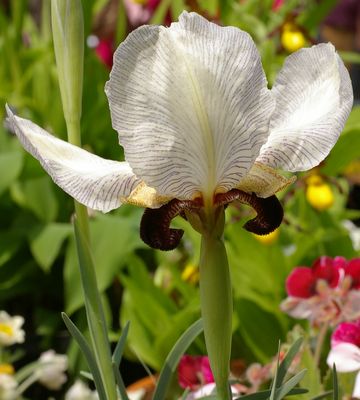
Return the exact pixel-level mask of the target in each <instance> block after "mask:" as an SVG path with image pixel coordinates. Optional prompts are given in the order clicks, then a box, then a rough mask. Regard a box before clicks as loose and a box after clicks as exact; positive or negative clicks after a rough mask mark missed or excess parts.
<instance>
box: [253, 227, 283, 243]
mask: <svg viewBox="0 0 360 400" xmlns="http://www.w3.org/2000/svg"><path fill="white" fill-rule="evenodd" d="M279 234H280V230H279V228H277V229H275V230H274V231H272V232H271V233H269V234H267V235H256V234H253V235H254V237H255V239H256V240H257V241H259V242H260V243H262V244H265V245H268V244H272V243H275V242H276V241H277V239H278V237H279Z"/></svg>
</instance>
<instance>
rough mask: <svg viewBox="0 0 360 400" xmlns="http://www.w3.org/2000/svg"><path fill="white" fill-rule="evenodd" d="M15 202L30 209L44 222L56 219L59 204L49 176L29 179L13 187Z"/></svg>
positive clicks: (12, 193) (12, 192)
mask: <svg viewBox="0 0 360 400" xmlns="http://www.w3.org/2000/svg"><path fill="white" fill-rule="evenodd" d="M11 195H12V198H13V200H14V201H15V202H16V203H17V204H19V205H20V206H21V207H24V208H27V209H30V210H31V211H32V212H33V213H34V214H35V215H36V216H37V217H38V218H39V219H40V220H42V221H43V222H51V221H54V220H55V219H56V216H57V213H58V203H57V199H56V196H55V193H54V184H53V183H52V182H51V180H50V178H49V177H48V176H42V177H40V178H34V179H28V180H26V181H25V182H22V183H20V182H18V183H17V184H14V185H12V186H11Z"/></svg>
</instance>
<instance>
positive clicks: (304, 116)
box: [7, 12, 353, 250]
mask: <svg viewBox="0 0 360 400" xmlns="http://www.w3.org/2000/svg"><path fill="white" fill-rule="evenodd" d="M105 92H106V94H107V97H108V100H109V105H110V111H111V118H112V125H113V127H114V129H115V130H116V131H117V132H118V135H119V142H120V144H121V145H122V146H123V148H124V152H125V159H126V161H123V162H119V161H112V160H106V159H103V158H100V157H98V156H96V155H94V154H91V153H89V152H87V151H85V150H82V149H81V148H78V147H76V146H73V145H71V144H68V143H67V142H64V141H61V140H60V139H58V138H56V137H54V136H52V135H50V134H49V133H48V132H46V131H45V130H43V129H42V128H40V127H39V126H37V125H35V124H34V123H32V122H31V121H29V120H25V119H22V118H20V117H18V116H15V115H14V114H13V113H12V112H11V111H10V109H9V108H7V112H8V117H9V120H10V122H11V124H12V126H13V129H14V131H15V133H16V135H17V136H18V137H19V139H20V141H21V143H22V144H23V146H24V147H25V149H26V150H27V151H28V152H30V153H31V154H32V155H33V156H34V157H36V158H37V159H38V160H39V161H40V163H41V164H42V166H43V167H44V169H45V170H46V171H47V172H48V173H49V174H50V176H51V177H52V179H53V180H54V181H55V183H56V184H57V185H59V186H60V187H61V188H62V189H63V190H64V191H65V192H67V193H68V194H69V195H70V196H72V197H74V198H75V199H76V200H77V201H78V202H80V203H82V204H84V205H86V206H88V207H90V208H92V209H96V210H101V211H103V212H108V211H110V210H112V209H115V208H117V207H119V206H120V205H121V204H122V203H130V204H134V205H137V206H142V207H145V208H147V210H146V211H145V214H144V217H143V220H142V224H141V236H142V238H143V239H144V240H145V241H146V242H147V243H148V244H150V245H151V246H153V247H155V248H160V249H164V250H167V249H172V248H174V247H175V246H176V245H177V244H178V242H179V240H180V238H181V236H182V231H180V230H175V229H170V228H169V224H170V222H171V220H172V218H174V217H175V216H176V215H178V214H181V215H183V216H186V217H187V218H188V219H189V220H190V221H192V223H194V224H195V225H196V221H195V222H194V220H199V219H200V220H203V219H204V218H203V216H204V215H210V214H212V213H214V212H216V210H217V209H218V208H219V207H223V206H225V205H226V204H228V203H230V202H231V201H234V200H239V201H241V202H243V203H247V204H250V205H251V206H253V207H254V209H255V210H256V211H257V214H258V215H257V217H256V218H255V219H253V220H251V221H249V222H248V223H247V224H246V225H245V228H247V229H248V230H250V231H253V232H255V233H260V234H266V233H269V232H270V231H272V230H273V229H275V228H276V227H277V226H278V225H279V224H280V222H281V219H282V208H281V205H280V204H279V202H278V200H277V199H276V197H275V196H274V195H275V193H276V192H278V191H279V190H281V189H283V188H284V187H286V186H287V185H288V184H289V183H291V182H292V181H293V178H286V177H285V176H283V175H282V174H281V173H279V172H278V170H281V171H289V172H296V171H302V170H307V169H310V168H312V167H314V166H316V165H318V164H319V163H320V162H321V161H322V160H323V159H324V158H325V157H326V156H327V155H328V153H329V151H330V150H331V148H332V147H333V145H334V144H335V142H336V140H337V138H338V136H339V134H340V132H341V130H342V128H343V126H344V124H345V121H346V119H347V117H348V115H349V112H350V110H351V106H352V101H353V95H352V88H351V82H350V79H349V74H348V72H347V70H346V68H345V66H344V64H343V62H342V61H341V59H340V57H339V56H338V54H337V53H336V51H335V49H334V47H333V46H332V45H331V44H319V45H317V46H313V47H312V48H307V49H302V50H300V51H298V52H296V53H294V54H292V55H290V56H289V57H288V58H287V60H286V61H285V64H284V66H283V68H282V69H281V70H280V72H279V74H278V76H277V79H276V81H275V83H274V85H273V87H272V89H269V88H268V85H267V80H266V77H265V74H264V71H263V68H262V65H261V59H260V55H259V52H258V50H257V49H256V46H255V44H254V42H253V40H252V39H251V37H250V36H249V35H248V34H247V33H246V32H243V31H241V30H240V29H237V28H234V27H220V26H218V25H216V24H214V23H211V22H208V21H207V20H206V19H204V18H203V17H201V16H199V15H198V14H196V13H187V12H183V13H182V14H181V16H180V17H179V22H176V23H172V24H171V26H170V27H169V28H165V27H163V26H142V27H140V28H138V29H136V30H135V31H133V32H132V33H131V34H130V35H129V36H128V38H127V39H126V40H125V41H124V42H123V43H122V44H121V45H120V46H119V48H118V49H117V51H116V52H115V55H114V66H113V69H112V71H111V74H110V80H109V81H108V82H107V84H106V88H105Z"/></svg>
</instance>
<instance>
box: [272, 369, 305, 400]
mask: <svg viewBox="0 0 360 400" xmlns="http://www.w3.org/2000/svg"><path fill="white" fill-rule="evenodd" d="M306 371H307V370H306V369H303V370H302V371H300V372H299V373H297V374H296V375H295V376H293V377H291V378H290V379H289V380H288V381H287V382H286V383H284V384H283V385H282V386H281V387H279V388H278V390H276V395H275V399H276V400H280V399H282V398H283V397H285V396H286V395H287V394H288V393H289V392H290V390H291V389H293V388H294V386H296V385H297V384H298V383H299V382H300V381H301V379H302V378H303V377H304V375H305V374H306Z"/></svg>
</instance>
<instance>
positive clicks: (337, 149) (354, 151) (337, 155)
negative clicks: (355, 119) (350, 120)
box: [322, 127, 360, 176]
mask: <svg viewBox="0 0 360 400" xmlns="http://www.w3.org/2000/svg"><path fill="white" fill-rule="evenodd" d="M359 157H360V127H359V128H357V129H354V130H350V131H348V132H346V133H344V134H342V135H341V136H340V138H339V140H338V141H337V143H336V145H335V146H334V147H333V149H332V150H331V152H330V154H329V156H328V157H327V159H326V162H325V165H324V167H323V168H322V172H323V173H324V174H327V175H332V176H333V175H337V174H339V173H341V172H343V171H344V169H345V168H346V167H347V166H348V165H349V164H350V162H351V161H354V160H356V159H358V158H359Z"/></svg>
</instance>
